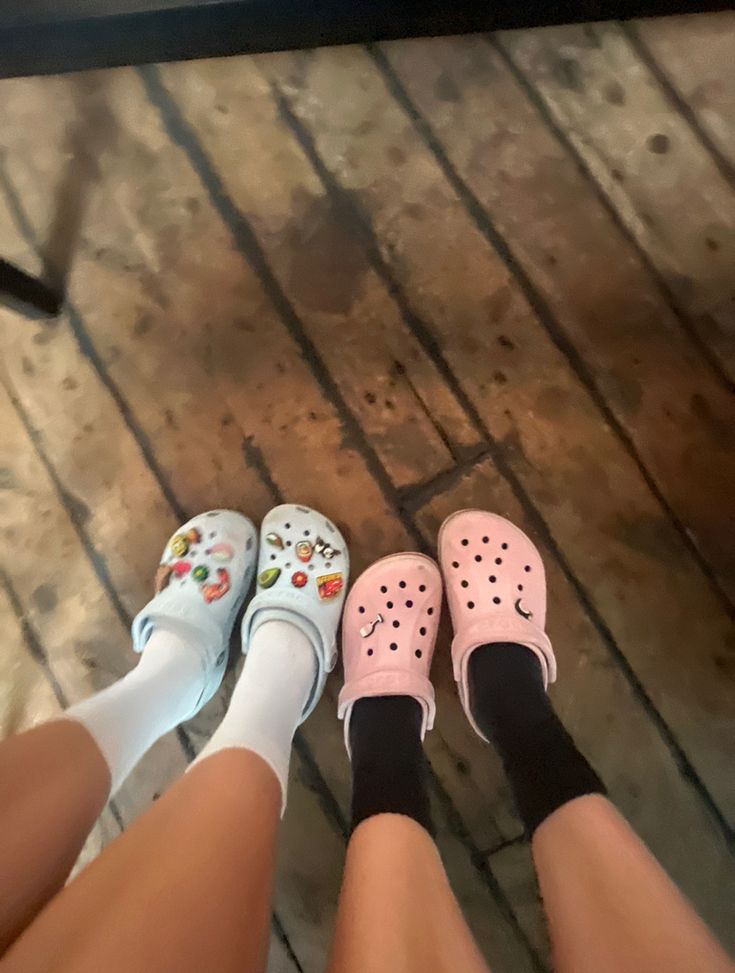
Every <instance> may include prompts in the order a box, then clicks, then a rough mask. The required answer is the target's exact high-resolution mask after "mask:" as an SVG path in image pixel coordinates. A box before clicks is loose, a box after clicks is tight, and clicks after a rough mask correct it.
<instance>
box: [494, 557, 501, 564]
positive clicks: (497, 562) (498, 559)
mask: <svg viewBox="0 0 735 973" xmlns="http://www.w3.org/2000/svg"><path fill="white" fill-rule="evenodd" d="M495 563H496V564H502V563H503V559H502V557H496V558H495Z"/></svg>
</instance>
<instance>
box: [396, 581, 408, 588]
mask: <svg viewBox="0 0 735 973" xmlns="http://www.w3.org/2000/svg"><path fill="white" fill-rule="evenodd" d="M398 587H399V588H405V587H406V582H405V581H399V582H398Z"/></svg>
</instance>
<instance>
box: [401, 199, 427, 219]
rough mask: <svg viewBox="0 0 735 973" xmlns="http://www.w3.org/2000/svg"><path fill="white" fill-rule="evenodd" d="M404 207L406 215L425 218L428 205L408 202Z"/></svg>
mask: <svg viewBox="0 0 735 973" xmlns="http://www.w3.org/2000/svg"><path fill="white" fill-rule="evenodd" d="M403 209H404V211H405V213H406V216H410V217H411V219H412V220H423V219H424V217H425V216H426V207H425V206H422V205H421V203H406V205H405V206H404V207H403Z"/></svg>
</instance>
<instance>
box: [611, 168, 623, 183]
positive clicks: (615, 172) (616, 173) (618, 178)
mask: <svg viewBox="0 0 735 973" xmlns="http://www.w3.org/2000/svg"><path fill="white" fill-rule="evenodd" d="M610 175H611V176H612V177H613V179H614V180H615V182H624V181H625V173H623V172H622V171H621V170H620V169H611V170H610Z"/></svg>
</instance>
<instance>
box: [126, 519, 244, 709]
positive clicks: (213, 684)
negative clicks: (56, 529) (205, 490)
mask: <svg viewBox="0 0 735 973" xmlns="http://www.w3.org/2000/svg"><path fill="white" fill-rule="evenodd" d="M256 550H257V531H256V529H255V526H254V525H253V523H252V521H250V520H248V518H247V517H243V515H242V514H239V513H236V512H235V511H234V510H210V511H208V512H207V513H203V514H199V515H198V516H196V517H193V518H192V519H191V520H190V521H189V522H188V523H186V524H184V525H183V527H179V529H178V530H177V531H176V533H175V534H174V535H173V537H171V538H170V540H169V542H168V544H167V545H166V547H165V549H164V552H163V555H162V557H161V563H160V565H159V568H158V571H157V572H156V594H155V596H154V597H153V598H152V599H151V601H149V602H148V604H147V605H146V606H145V608H144V609H143V610H142V611H141V612H139V613H138V615H137V616H136V618H135V620H134V621H133V626H132V635H133V648H134V649H135V651H136V652H142V651H143V650H144V649H145V646H146V643H147V642H148V639H149V638H150V637H151V634H152V632H153V631H154V630H155V629H156V627H157V626H159V625H160V626H161V627H162V628H165V629H166V630H167V631H169V632H175V633H178V634H179V635H181V636H182V637H183V638H186V639H187V640H191V641H194V642H195V643H196V645H197V647H198V648H199V650H200V653H201V659H202V667H203V669H204V674H205V683H204V689H203V690H202V694H201V696H200V698H199V700H198V701H197V704H196V706H195V707H194V710H193V712H192V713H191V716H193V715H194V714H195V713H198V712H199V710H200V709H201V708H202V706H203V705H204V704H205V703H206V702H207V701H208V700H209V699H211V698H212V696H213V695H214V694H215V693H216V692H217V689H218V688H219V685H220V683H221V682H222V675H223V673H224V671H225V666H226V663H227V655H228V649H229V642H230V635H231V634H232V629H233V626H234V624H235V619H236V617H237V613H238V611H239V609H240V607H241V606H242V603H243V601H244V599H245V596H246V594H247V592H248V589H249V588H250V583H251V581H252V578H253V572H254V569H255V558H256Z"/></svg>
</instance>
